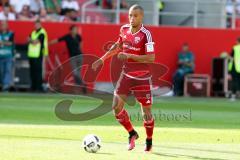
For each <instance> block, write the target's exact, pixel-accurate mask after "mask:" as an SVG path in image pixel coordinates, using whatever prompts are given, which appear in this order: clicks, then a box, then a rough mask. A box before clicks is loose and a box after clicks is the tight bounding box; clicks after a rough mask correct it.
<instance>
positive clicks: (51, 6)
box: [45, 0, 62, 14]
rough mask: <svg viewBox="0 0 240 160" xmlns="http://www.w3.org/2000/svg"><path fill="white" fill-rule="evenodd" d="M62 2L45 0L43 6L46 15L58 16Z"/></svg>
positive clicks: (59, 0) (60, 0)
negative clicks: (44, 6)
mask: <svg viewBox="0 0 240 160" xmlns="http://www.w3.org/2000/svg"><path fill="white" fill-rule="evenodd" d="M61 3H62V0H45V5H46V9H47V12H48V13H51V14H60V13H61Z"/></svg>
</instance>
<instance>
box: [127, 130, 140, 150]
mask: <svg viewBox="0 0 240 160" xmlns="http://www.w3.org/2000/svg"><path fill="white" fill-rule="evenodd" d="M138 138H139V136H138V133H137V132H136V131H135V130H133V131H131V132H129V137H128V150H129V151H131V150H133V149H134V148H135V140H137V139H138Z"/></svg>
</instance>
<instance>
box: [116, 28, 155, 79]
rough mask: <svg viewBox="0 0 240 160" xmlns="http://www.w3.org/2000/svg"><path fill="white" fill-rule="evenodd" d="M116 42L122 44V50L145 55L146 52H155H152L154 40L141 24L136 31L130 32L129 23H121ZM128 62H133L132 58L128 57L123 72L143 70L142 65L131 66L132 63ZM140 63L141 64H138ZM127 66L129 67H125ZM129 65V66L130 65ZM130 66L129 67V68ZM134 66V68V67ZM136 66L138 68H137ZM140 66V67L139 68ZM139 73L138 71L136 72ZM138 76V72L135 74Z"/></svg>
mask: <svg viewBox="0 0 240 160" xmlns="http://www.w3.org/2000/svg"><path fill="white" fill-rule="evenodd" d="M118 42H119V43H121V44H122V52H124V53H129V54H135V55H147V54H155V53H154V42H153V40H152V35H151V32H150V31H149V30H148V29H146V28H145V27H144V26H143V25H142V27H141V28H140V29H139V31H137V32H136V33H134V34H133V33H132V32H131V25H130V24H126V25H123V26H122V27H121V29H120V36H119V39H118ZM129 62H130V63H131V62H135V61H134V60H132V59H128V61H127V63H125V65H124V68H128V69H127V70H128V71H126V70H125V71H126V72H125V73H130V72H131V73H133V72H136V71H137V70H138V71H139V70H141V71H143V70H145V69H143V68H145V67H142V66H144V64H143V65H142V66H141V67H136V66H135V67H133V66H134V64H133V65H129ZM140 65H141V64H140ZM127 66H129V67H127ZM130 66H131V67H130ZM129 68H130V69H129ZM134 68H135V69H134ZM137 68H138V69H137ZM140 68H141V69H140ZM138 73H139V72H138ZM137 75H138V76H139V74H137Z"/></svg>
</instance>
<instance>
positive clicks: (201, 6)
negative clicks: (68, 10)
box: [81, 0, 240, 29]
mask: <svg viewBox="0 0 240 160" xmlns="http://www.w3.org/2000/svg"><path fill="white" fill-rule="evenodd" d="M96 1H97V0H89V1H87V2H86V3H84V4H83V5H82V8H81V22H82V23H114V24H119V23H121V18H122V16H126V19H127V14H128V10H127V9H121V8H120V1H121V0H117V5H116V8H115V9H103V8H101V7H96V6H94V5H95V2H96ZM128 2H129V5H131V4H134V3H139V4H141V5H142V6H143V7H144V9H145V21H146V22H145V23H147V24H151V25H174V26H190V27H214V28H226V27H231V28H233V29H235V28H236V20H237V19H238V18H240V16H239V15H237V12H236V8H237V5H240V4H237V2H234V3H233V4H232V5H233V8H234V9H233V10H234V12H233V13H232V14H227V12H226V5H227V0H162V2H164V3H165V8H164V10H163V11H159V8H158V3H159V1H158V0H129V1H128ZM93 6H94V7H93Z"/></svg>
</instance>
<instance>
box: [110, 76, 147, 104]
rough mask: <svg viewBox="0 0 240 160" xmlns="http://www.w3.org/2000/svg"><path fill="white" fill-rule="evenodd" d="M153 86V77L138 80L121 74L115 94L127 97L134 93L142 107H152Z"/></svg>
mask: <svg viewBox="0 0 240 160" xmlns="http://www.w3.org/2000/svg"><path fill="white" fill-rule="evenodd" d="M151 84H152V81H151V77H148V78H137V77H132V76H129V75H126V74H124V73H121V75H120V78H119V80H118V82H117V86H116V89H115V92H114V93H115V94H118V95H127V96H128V95H130V94H131V93H133V94H134V96H135V98H136V99H137V101H138V102H139V103H140V104H141V105H142V106H145V107H148V106H151V105H152V92H151Z"/></svg>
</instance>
